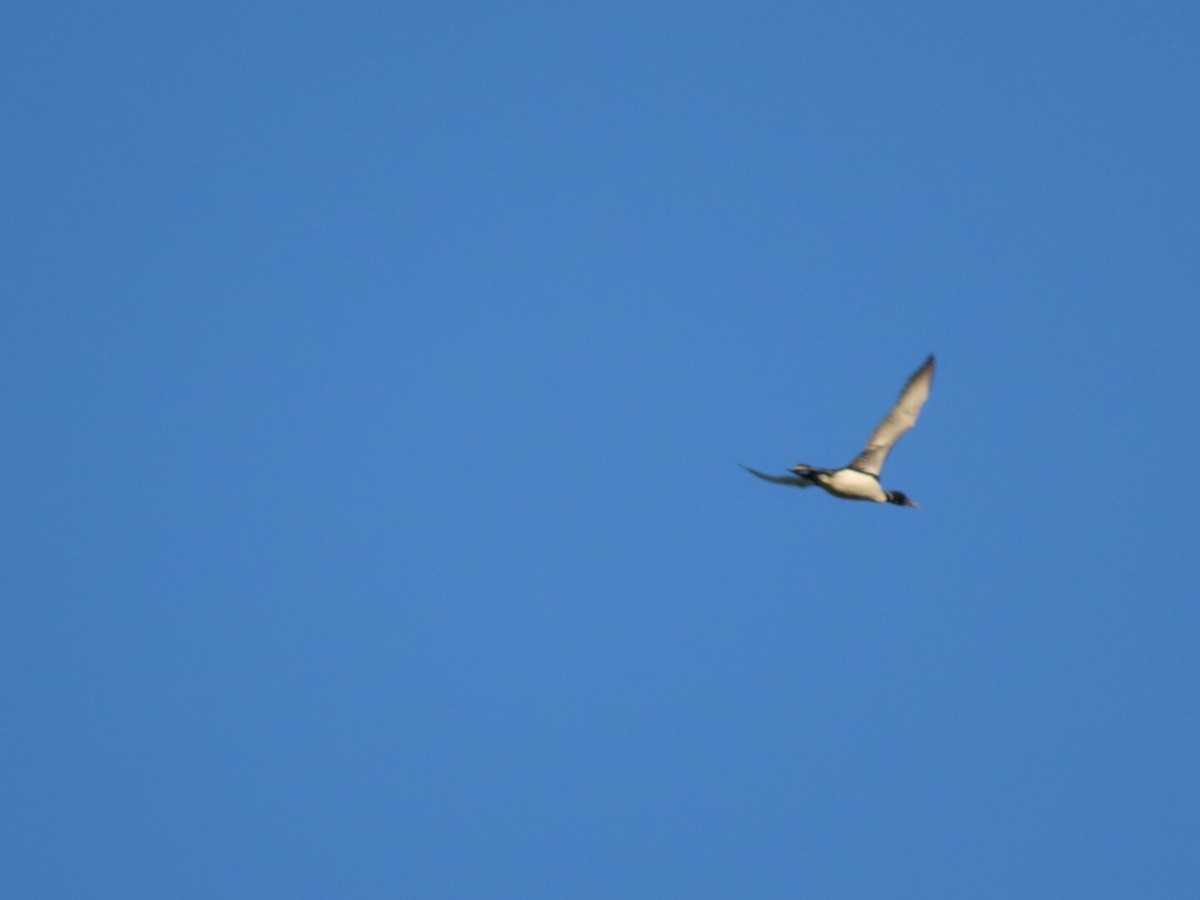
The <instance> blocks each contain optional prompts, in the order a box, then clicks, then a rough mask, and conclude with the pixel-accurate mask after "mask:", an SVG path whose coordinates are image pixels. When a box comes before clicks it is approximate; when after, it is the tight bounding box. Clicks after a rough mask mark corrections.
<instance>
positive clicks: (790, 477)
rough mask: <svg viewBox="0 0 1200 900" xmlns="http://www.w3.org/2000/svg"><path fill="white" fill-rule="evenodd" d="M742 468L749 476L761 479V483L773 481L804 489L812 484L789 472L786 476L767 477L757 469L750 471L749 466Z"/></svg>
mask: <svg viewBox="0 0 1200 900" xmlns="http://www.w3.org/2000/svg"><path fill="white" fill-rule="evenodd" d="M738 465H739V466H742V464H741V463H738ZM742 468H743V469H745V470H746V471H747V472H749V473H750V474H751V475H754V476H756V477H758V478H761V479H762V480H763V481H773V482H775V484H790V485H792V487H800V488H806V487H809V486H810V485H811V484H812V482H811V481H809V480H808V479H807V478H801V477H800V476H799V475H795V474H793V473H791V472H789V473H788V474H786V475H768V474H767V473H766V472H760V471H758V469H752V468H750V467H749V466H742Z"/></svg>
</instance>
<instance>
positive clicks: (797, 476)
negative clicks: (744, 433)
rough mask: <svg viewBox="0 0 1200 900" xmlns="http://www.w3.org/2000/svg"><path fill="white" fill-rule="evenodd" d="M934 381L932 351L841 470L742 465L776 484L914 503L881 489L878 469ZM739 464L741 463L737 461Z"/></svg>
mask: <svg viewBox="0 0 1200 900" xmlns="http://www.w3.org/2000/svg"><path fill="white" fill-rule="evenodd" d="M932 383H933V354H932V353H931V354H930V355H929V357H928V358H927V359H926V360H925V362H923V363H922V364H921V368H919V369H917V371H915V372H913V374H912V376H911V377H910V378H909V379H908V381H906V382H905V383H904V387H903V388H902V389H901V390H900V398H899V399H898V400H897V401H896V403H895V405H893V406H892V408H891V409H890V410H888V414H887V415H886V416H884V417H883V419H882V420H880V422H879V424H878V425H876V426H875V430H874V431H872V432H871V436H870V437H869V438H867V445H866V446H865V447H863V451H862V453H860V454H858V456H856V457H854V459H853V460H852V461H851V462H850V465H848V466H845V467H843V468H841V469H818V468H816V467H815V466H810V465H808V464H806V463H796V465H794V466H792V468H791V471H790V472H789V474H787V475H768V474H767V473H766V472H760V471H758V469H751V468H750V467H749V466H742V468H743V469H745V470H746V471H747V472H749V473H750V474H751V475H756V476H757V477H759V478H761V479H763V481H771V482H774V483H775V484H790V485H792V486H794V487H799V488H806V487H810V486H812V485H814V484H815V485H816V486H817V487H819V488H821V489H823V490H824V491H825V492H826V493H829V494H832V495H833V496H835V497H842V498H843V499H846V500H870V501H872V502H874V503H894V504H896V505H897V506H912V507H916V506H917V504H916V503H915V502H914V501H913V500H911V499H910V498H909V497H908V495H907V494H903V493H901V492H900V491H888V490H884V488H883V485H882V484H880V483H879V472H880V470H881V469H882V468H883V461H884V460H885V459H887V455H888V452H889V451H890V450H891V449H892V447H893V446H895V444H896V441H898V440H900V438H901V437H902V436H903V435H904V433H905V432H906V431H908V429H910V428H912V427H913V425H915V424H917V416H919V415H920V414H921V407H922V406H924V405H925V401H926V400H927V399H929V386H930V385H931V384H932ZM738 465H741V463H738Z"/></svg>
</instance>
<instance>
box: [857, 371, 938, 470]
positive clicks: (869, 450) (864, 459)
mask: <svg viewBox="0 0 1200 900" xmlns="http://www.w3.org/2000/svg"><path fill="white" fill-rule="evenodd" d="M931 384H933V354H932V353H931V354H930V355H929V358H928V359H926V360H925V362H923V363H922V364H921V368H919V369H917V371H915V372H913V374H912V377H911V378H909V379H908V381H907V382H905V384H904V388H903V389H902V390H901V391H900V399H899V400H897V401H896V405H895V406H893V407H892V408H891V409H890V410H889V411H888V414H887V415H886V416H884V417H883V419H882V421H880V423H879V424H878V425H876V426H875V430H874V431H872V432H871V436H870V437H869V438H867V446H865V447H864V448H863V451H862V453H860V454H858V456H856V457H854V461H853V462H852V463H850V468H852V469H858V470H860V471H862V472H866V473H868V474H870V475H875V476H877V477H878V475H879V471H880V470H881V469H882V468H883V461H884V460H885V459H887V455H888V451H889V450H891V449H892V447H893V446H894V445H895V443H896V441H898V440H900V438H901V437H902V436H903V434H904V432H906V431H908V429H910V428H912V427H913V425H915V424H917V416H919V415H920V414H921V407H922V406H924V405H925V401H926V400H928V399H929V386H930V385H931Z"/></svg>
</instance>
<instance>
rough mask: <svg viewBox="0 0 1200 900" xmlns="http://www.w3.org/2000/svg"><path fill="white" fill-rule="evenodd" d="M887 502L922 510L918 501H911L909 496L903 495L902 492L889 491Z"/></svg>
mask: <svg viewBox="0 0 1200 900" xmlns="http://www.w3.org/2000/svg"><path fill="white" fill-rule="evenodd" d="M887 502H888V503H895V504H896V505H897V506H911V507H912V508H913V509H920V508H921V507H919V506H918V505H917V501H916V500H910V499H909V498H908V494H903V493H901V492H900V491H888V492H887Z"/></svg>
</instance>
